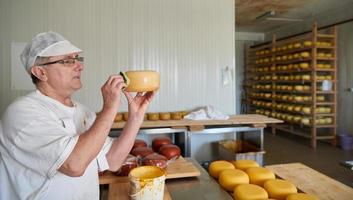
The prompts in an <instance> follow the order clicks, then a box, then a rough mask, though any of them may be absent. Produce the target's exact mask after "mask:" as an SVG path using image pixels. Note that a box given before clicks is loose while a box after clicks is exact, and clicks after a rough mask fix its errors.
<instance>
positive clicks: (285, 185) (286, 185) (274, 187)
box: [264, 179, 298, 200]
mask: <svg viewBox="0 0 353 200" xmlns="http://www.w3.org/2000/svg"><path fill="white" fill-rule="evenodd" d="M264 188H265V190H266V191H267V193H268V196H269V197H271V198H274V199H278V200H285V199H286V197H287V196H288V195H290V194H296V193H297V192H298V190H297V188H296V187H295V185H293V184H292V183H291V182H289V181H286V180H281V179H274V180H268V181H266V182H265V183H264Z"/></svg>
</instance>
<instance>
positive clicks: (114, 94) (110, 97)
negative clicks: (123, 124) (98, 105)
mask: <svg viewBox="0 0 353 200" xmlns="http://www.w3.org/2000/svg"><path fill="white" fill-rule="evenodd" d="M123 87H126V84H125V83H124V79H123V77H121V76H120V75H111V76H110V77H109V79H108V80H107V82H105V84H104V85H103V86H102V87H101V92H102V96H103V110H114V111H116V112H117V111H118V108H119V106H120V103H121V93H120V91H121V90H122V88H123Z"/></svg>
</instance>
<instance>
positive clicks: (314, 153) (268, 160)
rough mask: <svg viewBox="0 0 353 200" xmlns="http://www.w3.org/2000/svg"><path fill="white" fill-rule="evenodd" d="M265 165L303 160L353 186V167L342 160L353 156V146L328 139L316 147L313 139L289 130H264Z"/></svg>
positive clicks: (351, 158) (350, 158) (312, 166)
mask: <svg viewBox="0 0 353 200" xmlns="http://www.w3.org/2000/svg"><path fill="white" fill-rule="evenodd" d="M264 141H265V142H264V143H265V151H266V153H265V158H264V162H265V165H271V164H283V163H292V162H301V163H303V164H305V165H307V166H309V167H311V168H313V169H315V170H317V171H319V172H321V173H323V174H325V175H327V176H329V177H331V178H333V179H335V180H337V181H340V182H341V183H344V184H346V185H348V186H350V187H353V170H350V169H348V168H346V167H344V166H342V165H341V164H340V162H341V161H345V160H353V150H350V151H347V150H342V149H340V148H339V147H334V146H332V145H330V144H328V143H325V142H321V141H320V142H318V145H317V148H316V149H313V148H311V147H310V140H309V139H305V138H302V137H298V136H295V135H292V134H288V133H281V132H280V133H278V134H277V135H273V134H271V133H267V132H266V133H265V139H264Z"/></svg>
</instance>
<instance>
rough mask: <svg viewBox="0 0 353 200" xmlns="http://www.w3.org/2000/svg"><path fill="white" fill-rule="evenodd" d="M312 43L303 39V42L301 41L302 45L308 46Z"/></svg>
mask: <svg viewBox="0 0 353 200" xmlns="http://www.w3.org/2000/svg"><path fill="white" fill-rule="evenodd" d="M312 44H313V43H312V42H311V41H304V42H303V45H304V46H305V47H310V46H311V45H312Z"/></svg>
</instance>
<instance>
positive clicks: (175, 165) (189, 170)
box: [99, 156, 200, 185]
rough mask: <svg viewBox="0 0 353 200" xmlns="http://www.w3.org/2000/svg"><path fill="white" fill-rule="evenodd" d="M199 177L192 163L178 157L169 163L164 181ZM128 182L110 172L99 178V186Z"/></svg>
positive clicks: (126, 179)
mask: <svg viewBox="0 0 353 200" xmlns="http://www.w3.org/2000/svg"><path fill="white" fill-rule="evenodd" d="M196 176H200V171H199V170H198V169H197V168H196V167H195V166H194V164H193V163H192V162H189V161H187V160H185V159H184V158H183V157H181V156H180V157H179V158H178V159H177V160H175V161H174V162H172V163H170V164H169V165H168V167H167V175H166V179H174V178H186V177H196ZM124 182H129V178H128V177H127V176H116V175H114V174H113V173H111V172H106V173H105V174H104V175H102V176H99V184H101V185H102V184H112V183H124Z"/></svg>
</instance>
